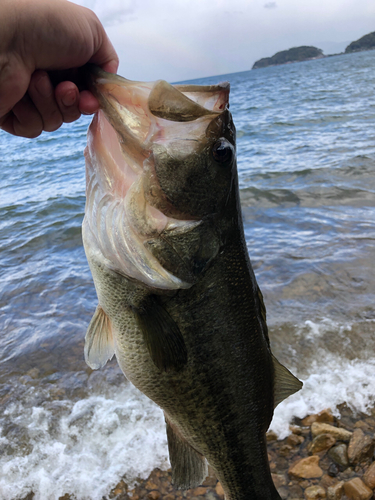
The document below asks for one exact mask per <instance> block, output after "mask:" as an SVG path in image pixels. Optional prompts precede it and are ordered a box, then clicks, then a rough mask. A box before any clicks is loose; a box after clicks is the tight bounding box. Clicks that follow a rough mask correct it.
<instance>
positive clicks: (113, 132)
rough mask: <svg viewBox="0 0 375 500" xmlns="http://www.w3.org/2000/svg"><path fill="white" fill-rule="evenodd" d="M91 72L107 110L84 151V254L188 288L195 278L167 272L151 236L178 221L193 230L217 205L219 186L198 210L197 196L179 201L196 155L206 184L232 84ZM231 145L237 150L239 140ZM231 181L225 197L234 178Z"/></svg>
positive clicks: (136, 275) (143, 277) (165, 285)
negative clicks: (197, 83)
mask: <svg viewBox="0 0 375 500" xmlns="http://www.w3.org/2000/svg"><path fill="white" fill-rule="evenodd" d="M90 78H91V80H90V81H91V88H92V90H93V92H94V94H95V95H96V97H97V98H98V99H99V102H100V105H101V109H100V110H99V111H98V113H97V114H96V115H95V116H94V119H93V121H92V123H91V125H90V127H89V131H88V145H87V148H86V150H85V157H86V181H87V182H86V186H87V188H86V199H87V202H86V210H85V221H84V241H85V248H86V253H87V255H88V257H89V256H91V258H93V256H94V255H95V256H96V258H100V259H102V260H104V261H105V264H106V265H107V266H109V267H110V268H111V269H112V270H115V271H117V272H119V273H121V274H123V275H125V276H127V277H130V278H133V279H136V280H139V281H140V282H142V283H144V284H145V285H148V286H150V287H154V288H160V289H179V288H187V287H189V286H191V285H192V284H193V283H191V282H190V283H189V282H186V281H183V280H181V279H179V278H178V277H177V276H174V275H173V273H171V272H169V271H166V269H164V268H163V266H162V265H161V264H160V263H159V262H158V260H157V258H155V257H154V255H153V254H152V252H151V251H150V250H149V248H146V247H147V242H148V241H149V240H150V239H155V238H158V237H161V236H162V235H163V234H164V232H166V231H167V232H168V231H169V230H173V229H174V228H176V226H178V227H179V230H180V231H184V230H185V231H186V232H189V231H190V230H192V229H193V228H194V227H195V226H196V225H197V224H200V223H201V221H202V218H203V217H205V216H207V215H210V213H212V212H216V206H215V203H216V201H215V200H217V199H218V196H217V195H216V193H214V195H213V196H211V199H213V200H214V203H213V204H211V206H209V204H206V205H205V204H203V205H204V206H203V208H202V207H201V206H200V205H202V202H201V200H200V199H199V200H198V201H195V204H196V205H198V209H197V208H196V207H194V206H193V205H194V203H193V204H192V203H189V202H188V203H184V204H181V203H179V197H180V196H179V193H184V192H185V191H186V185H187V184H188V183H189V178H188V177H189V175H190V176H191V173H189V170H190V167H191V164H192V160H193V163H194V165H193V168H194V169H195V171H194V172H193V174H194V175H195V177H196V179H200V178H201V177H202V179H201V180H202V182H201V184H207V179H206V178H204V176H202V175H201V173H200V170H203V171H205V170H207V168H206V167H207V165H209V163H210V162H209V161H207V158H206V157H207V155H208V154H210V149H211V148H212V145H213V144H214V143H215V141H216V140H217V137H220V135H222V134H223V133H224V132H223V130H219V131H215V133H214V134H213V133H212V128H213V127H212V124H213V123H214V122H217V121H218V120H219V121H223V116H224V115H225V116H228V112H227V106H228V95H229V86H228V85H220V86H210V87H205V88H204V89H203V90H202V89H200V88H197V87H194V86H177V87H176V88H175V87H172V86H171V85H169V84H167V83H166V82H163V81H158V82H155V83H142V82H132V81H130V80H126V79H124V78H121V77H119V76H117V75H111V74H107V73H105V72H103V71H101V70H94V71H93V73H92V74H91V76H90ZM179 88H180V89H181V90H179ZM183 91H186V95H185V94H184V92H183ZM188 96H189V97H188ZM223 110H224V111H223ZM216 128H217V127H216ZM221 128H222V129H224V128H225V127H224V126H222V127H221ZM232 142H233V141H232ZM228 144H229V143H228ZM229 147H230V148H232V150H233V151H234V145H233V144H229ZM165 155H167V157H168V158H167V159H168V160H169V164H171V163H173V164H174V168H177V170H178V169H180V172H179V173H177V178H180V182H179V185H178V186H177V185H176V182H175V180H173V179H171V178H170V172H168V168H169V166H168V165H167V163H166V162H165V161H164V160H165ZM233 156H234V154H233ZM163 165H166V169H164V168H163ZM209 166H210V165H209ZM231 168H232V167H231ZM211 170H212V168H211ZM219 170H220V168H219ZM221 170H222V169H221ZM230 176H231V174H229V177H230ZM227 177H228V175H227ZM209 181H210V183H209V184H211V183H212V181H215V179H209ZM169 184H172V185H171V186H170V185H169ZM226 184H227V185H226V186H224V189H223V193H224V198H225V197H227V195H228V189H229V188H230V181H228V182H226ZM201 191H202V189H201V186H200V185H198V186H197V189H196V194H195V196H196V197H198V198H201V199H202V200H203V199H204V196H202V195H201ZM193 197H194V193H193ZM181 199H182V197H181Z"/></svg>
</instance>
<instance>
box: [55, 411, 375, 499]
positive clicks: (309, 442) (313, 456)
mask: <svg viewBox="0 0 375 500" xmlns="http://www.w3.org/2000/svg"><path fill="white" fill-rule="evenodd" d="M338 408H339V411H340V417H338V418H336V417H334V416H333V415H332V413H331V411H330V410H329V409H326V410H323V411H322V412H320V413H318V414H316V415H308V416H306V417H305V418H303V419H298V418H295V419H294V421H293V423H292V424H291V425H290V434H289V435H288V436H287V437H286V438H285V439H283V440H280V441H278V440H277V436H276V434H275V433H274V432H273V431H270V432H268V433H267V448H268V458H269V461H270V468H271V474H272V478H273V481H274V483H275V486H276V488H277V490H278V492H279V494H280V496H281V498H282V500H289V499H296V500H297V499H298V500H317V499H325V498H326V499H328V500H346V499H349V500H351V499H352V500H370V499H372V498H374V490H375V462H374V447H375V441H374V436H375V408H373V409H372V410H371V411H370V412H369V413H368V414H364V413H358V414H354V413H353V412H352V411H351V410H350V409H349V408H348V407H347V406H346V405H345V404H342V405H340V406H339V407H338ZM106 498H108V499H111V500H143V499H144V500H180V499H183V498H187V499H190V500H224V492H223V490H222V487H221V485H220V483H219V482H217V479H216V477H215V475H214V474H213V472H212V471H210V474H209V476H208V477H207V478H206V480H205V481H204V483H203V485H202V486H199V487H197V488H194V489H191V490H186V491H183V490H176V489H175V488H173V486H172V485H171V473H170V470H168V471H161V470H160V469H154V470H153V471H152V472H151V474H150V475H149V477H148V478H147V479H144V480H139V482H138V483H137V484H136V486H135V487H134V488H129V487H128V485H127V484H126V483H125V481H124V480H121V481H120V482H119V483H118V484H117V485H116V486H115V487H114V488H113V489H112V490H111V492H110V493H109V494H108V496H107V497H106ZM70 499H71V497H70V496H68V495H65V496H64V497H61V498H60V500H70ZM71 500H73V498H72V499H71ZM249 500H250V499H249Z"/></svg>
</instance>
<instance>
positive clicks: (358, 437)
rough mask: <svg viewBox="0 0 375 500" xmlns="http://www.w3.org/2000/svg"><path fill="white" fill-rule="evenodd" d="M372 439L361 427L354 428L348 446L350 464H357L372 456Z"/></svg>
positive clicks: (373, 444)
mask: <svg viewBox="0 0 375 500" xmlns="http://www.w3.org/2000/svg"><path fill="white" fill-rule="evenodd" d="M374 447H375V443H374V440H373V439H371V438H370V436H367V435H366V434H365V433H364V432H363V430H362V429H355V431H354V432H353V435H352V437H351V439H350V442H349V446H348V458H349V462H350V463H351V464H357V463H359V462H362V461H363V460H366V459H368V458H370V457H372V455H373V453H374Z"/></svg>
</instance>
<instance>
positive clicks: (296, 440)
mask: <svg viewBox="0 0 375 500" xmlns="http://www.w3.org/2000/svg"><path fill="white" fill-rule="evenodd" d="M304 440H305V438H304V437H303V436H300V435H298V434H290V436H288V439H287V440H286V442H287V444H288V445H289V446H292V447H294V446H299V445H300V444H302V443H303V442H304Z"/></svg>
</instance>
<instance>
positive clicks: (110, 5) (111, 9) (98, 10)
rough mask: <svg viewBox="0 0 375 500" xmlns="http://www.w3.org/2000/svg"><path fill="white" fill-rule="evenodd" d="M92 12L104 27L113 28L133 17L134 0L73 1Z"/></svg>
mask: <svg viewBox="0 0 375 500" xmlns="http://www.w3.org/2000/svg"><path fill="white" fill-rule="evenodd" d="M74 3H77V4H79V5H83V6H84V7H88V8H89V9H91V10H93V11H94V12H95V14H96V15H97V16H98V17H99V19H100V21H101V22H102V23H103V25H104V26H105V27H109V26H114V25H116V24H121V23H123V22H125V21H128V20H129V19H130V18H132V17H134V12H135V10H136V1H135V0H106V1H103V0H74Z"/></svg>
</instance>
